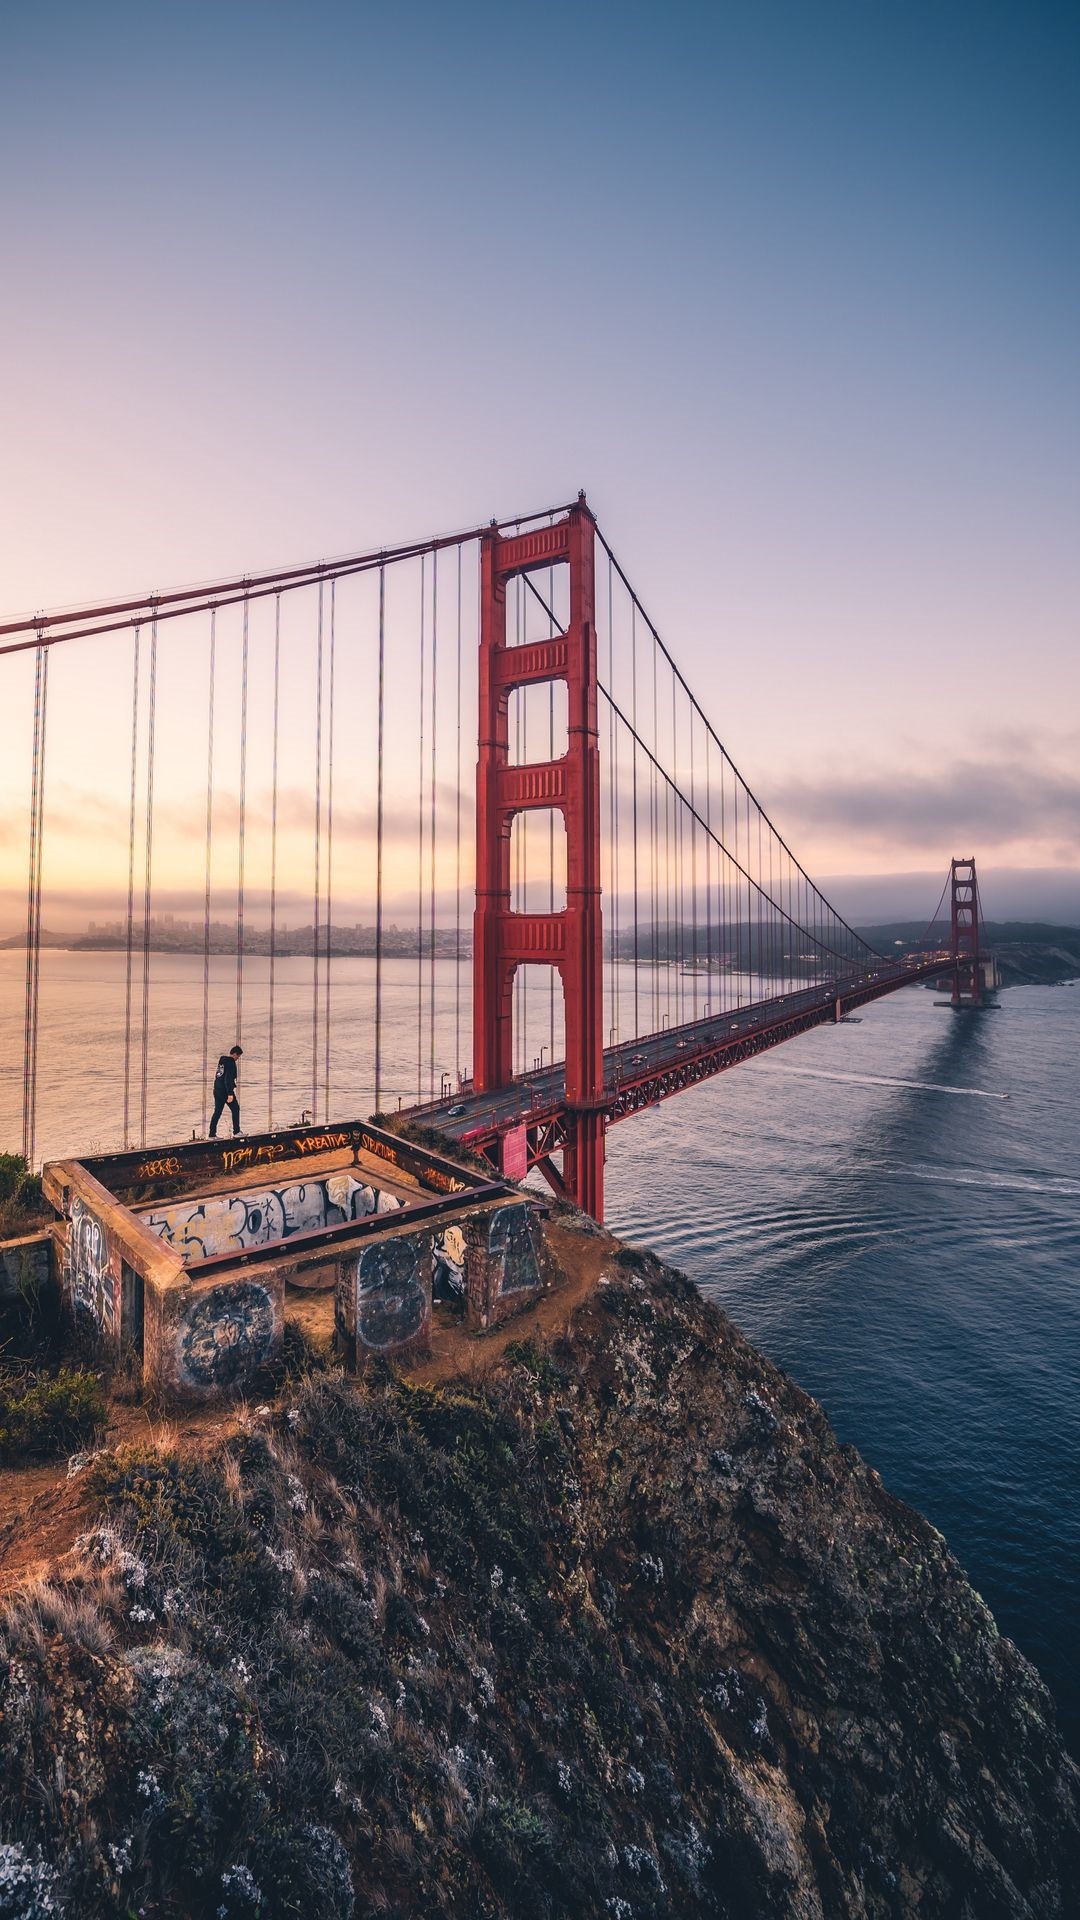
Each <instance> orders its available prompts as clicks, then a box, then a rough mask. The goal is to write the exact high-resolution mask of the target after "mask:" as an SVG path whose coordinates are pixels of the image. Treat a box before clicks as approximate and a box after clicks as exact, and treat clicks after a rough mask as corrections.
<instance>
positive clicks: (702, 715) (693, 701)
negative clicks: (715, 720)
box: [593, 522, 884, 960]
mask: <svg viewBox="0 0 1080 1920" xmlns="http://www.w3.org/2000/svg"><path fill="white" fill-rule="evenodd" d="M593 524H594V527H595V531H596V537H597V539H598V540H599V542H600V545H601V546H602V547H603V549H604V552H605V553H606V554H607V556H608V559H609V560H610V561H611V563H612V566H613V567H614V569H615V572H616V573H617V574H618V576H619V578H620V580H621V581H622V583H623V586H624V587H625V589H626V591H627V593H628V594H629V596H630V599H631V601H632V602H633V604H634V605H635V606H636V607H637V610H638V612H639V613H640V615H641V617H642V619H643V620H644V622H645V624H646V626H647V627H648V628H649V631H650V633H651V634H652V637H653V640H654V642H655V644H656V646H658V647H659V649H660V651H661V653H662V654H663V656H664V658H665V660H666V661H667V663H668V665H669V666H670V668H671V670H672V672H673V673H674V675H675V677H676V679H677V680H678V682H679V684H680V686H681V687H682V690H683V692H684V693H685V695H686V697H687V700H688V701H689V702H690V705H691V707H692V708H693V710H694V712H695V713H696V714H697V715H698V718H699V719H700V720H701V722H702V725H703V726H705V727H707V728H708V731H709V732H710V733H711V735H712V737H713V740H714V741H715V743H716V745H717V746H718V747H719V749H720V751H721V753H722V754H723V755H724V757H725V759H726V760H727V761H728V763H729V765H730V766H731V769H732V772H733V773H734V774H735V777H736V779H737V780H738V781H739V783H740V784H741V785H742V786H743V787H744V788H745V790H746V792H747V793H748V795H749V797H750V799H751V800H752V802H753V804H754V806H755V807H756V808H757V810H758V812H759V813H761V814H762V815H763V816H764V818H765V819H766V820H767V821H768V822H769V825H770V826H772V829H773V832H774V833H775V834H776V837H777V839H778V840H779V842H780V845H781V846H782V847H783V848H784V851H785V852H786V853H787V854H788V855H789V857H790V858H791V859H792V860H793V861H794V863H795V865H796V866H797V867H798V869H799V872H800V873H802V874H803V875H804V877H805V878H806V879H807V881H808V884H809V886H810V887H811V888H812V890H813V892H814V893H815V894H817V896H818V898H819V899H820V900H821V902H822V903H823V905H824V906H825V907H826V908H827V909H828V912H829V914H830V915H831V917H832V918H833V919H834V920H836V921H838V922H839V924H840V926H841V927H843V929H844V931H845V932H846V933H849V934H851V936H852V938H853V939H854V940H855V941H856V942H857V943H858V945H859V946H861V947H862V948H863V949H864V951H865V952H867V953H870V954H874V956H875V958H876V959H879V960H880V959H882V958H884V956H883V955H882V954H879V953H877V952H876V949H875V948H873V947H871V946H869V945H868V943H867V942H866V941H865V940H862V939H860V936H859V935H858V934H857V933H856V932H855V930H854V928H853V927H851V926H849V925H848V923H847V921H846V920H845V919H844V918H843V915H842V914H839V913H837V911H836V909H835V907H833V906H831V905H830V903H829V902H828V901H827V900H826V899H825V896H824V894H822V893H821V891H820V889H819V888H818V887H817V886H815V884H814V882H813V881H812V880H811V879H810V877H809V875H808V874H806V870H805V868H804V867H803V866H802V864H801V862H800V861H799V860H798V859H797V858H796V856H795V854H794V853H792V851H791V848H790V847H789V846H788V844H787V842H786V840H785V839H784V837H783V835H782V834H781V833H780V832H779V831H778V830H777V828H776V827H775V826H773V823H772V820H771V819H770V817H769V815H768V814H767V813H766V811H765V808H764V807H763V806H762V805H761V802H760V800H759V799H758V797H757V795H756V794H755V793H754V791H753V789H752V788H751V787H750V786H749V785H748V783H747V781H746V780H745V779H744V778H743V776H742V774H741V773H740V772H739V770H738V768H737V767H736V765H735V762H734V761H733V760H732V758H731V755H730V754H729V753H728V751H727V749H726V747H725V746H724V743H723V741H722V740H721V739H720V736H719V734H718V733H717V732H716V729H715V727H714V726H713V725H712V722H711V721H710V719H709V717H708V714H707V713H706V712H705V710H704V708H703V707H702V705H701V703H700V701H698V700H697V698H696V697H695V695H694V694H693V692H692V691H691V689H690V686H689V683H688V681H687V680H686V678H685V676H684V675H683V673H682V672H681V671H680V669H679V667H678V666H677V665H676V662H675V659H674V656H673V655H672V654H671V652H670V651H669V649H668V647H667V646H666V645H665V643H664V641H663V639H662V638H661V636H660V633H659V630H658V629H657V628H656V627H655V626H654V625H653V622H652V621H651V620H650V619H649V616H648V614H647V613H646V611H645V609H644V607H643V606H642V604H641V601H640V600H639V599H638V596H637V594H636V593H635V592H634V589H633V587H632V586H631V585H630V581H629V579H628V578H627V575H626V573H625V571H624V569H623V568H622V566H621V565H620V563H619V561H618V560H617V558H616V556H615V554H614V552H613V551H612V548H611V547H610V546H609V545H608V542H607V540H606V539H605V538H604V535H603V533H602V532H601V531H600V528H599V526H596V523H595V522H594V523H593Z"/></svg>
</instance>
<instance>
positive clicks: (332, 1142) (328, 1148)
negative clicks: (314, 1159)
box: [293, 1133, 350, 1153]
mask: <svg viewBox="0 0 1080 1920" xmlns="http://www.w3.org/2000/svg"><path fill="white" fill-rule="evenodd" d="M349 1145H350V1140H349V1136H348V1134H347V1133H298V1134H297V1135H296V1138H295V1139H294V1141H293V1148H294V1150H295V1151H296V1152H297V1153H330V1152H332V1151H334V1150H335V1149H336V1148H338V1147H347V1146H349Z"/></svg>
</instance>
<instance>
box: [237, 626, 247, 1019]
mask: <svg viewBox="0 0 1080 1920" xmlns="http://www.w3.org/2000/svg"><path fill="white" fill-rule="evenodd" d="M247 718H248V602H247V597H246V595H245V598H244V619H243V628H242V637H241V643H240V818H239V823H238V827H237V836H236V1041H237V1045H238V1046H239V1044H240V1038H241V1035H242V1033H243V1030H244V852H245V845H244V842H245V836H246V829H247Z"/></svg>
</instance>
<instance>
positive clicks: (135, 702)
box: [124, 627, 206, 1148]
mask: <svg viewBox="0 0 1080 1920" xmlns="http://www.w3.org/2000/svg"><path fill="white" fill-rule="evenodd" d="M139 633H140V629H139V628H138V627H136V629H135V643H134V646H133V647H132V652H131V804H130V808H129V811H128V891H127V926H126V929H125V942H124V944H125V969H124V1146H125V1148H126V1147H130V1145H131V983H132V975H133V973H134V970H135V969H134V959H135V798H136V790H137V783H138V765H139ZM203 1104H204V1105H205V1104H206V1042H205V1039H204V1041H203Z"/></svg>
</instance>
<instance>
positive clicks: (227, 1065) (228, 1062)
mask: <svg viewBox="0 0 1080 1920" xmlns="http://www.w3.org/2000/svg"><path fill="white" fill-rule="evenodd" d="M243 1051H244V1049H243V1047H230V1049H229V1051H228V1053H223V1054H222V1055H221V1057H220V1059H219V1060H218V1063H217V1072H216V1073H215V1075H214V1117H213V1119H212V1120H211V1122H210V1138H211V1140H213V1139H214V1137H215V1135H216V1133H217V1123H218V1121H219V1120H220V1119H221V1116H222V1114H223V1113H224V1111H225V1109H226V1107H231V1109H232V1130H233V1133H234V1135H235V1134H238V1133H239V1131H240V1102H239V1100H238V1099H237V1097H236V1076H237V1073H238V1072H239V1060H240V1055H241V1054H242V1053H243Z"/></svg>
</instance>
